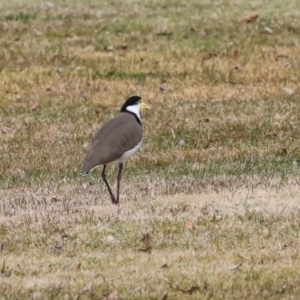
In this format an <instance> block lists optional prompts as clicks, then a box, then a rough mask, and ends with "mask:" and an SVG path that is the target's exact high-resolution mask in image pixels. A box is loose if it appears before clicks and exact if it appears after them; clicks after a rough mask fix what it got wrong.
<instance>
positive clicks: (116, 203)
mask: <svg viewBox="0 0 300 300" xmlns="http://www.w3.org/2000/svg"><path fill="white" fill-rule="evenodd" d="M111 202H112V204H115V205H118V204H119V201H117V200H116V198H115V196H111Z"/></svg>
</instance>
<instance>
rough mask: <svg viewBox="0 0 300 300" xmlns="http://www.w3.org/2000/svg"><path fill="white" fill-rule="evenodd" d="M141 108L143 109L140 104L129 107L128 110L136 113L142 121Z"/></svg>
mask: <svg viewBox="0 0 300 300" xmlns="http://www.w3.org/2000/svg"><path fill="white" fill-rule="evenodd" d="M140 108H141V107H140V104H136V105H130V106H127V107H126V110H127V111H130V112H132V113H134V114H135V115H136V116H137V117H138V118H139V119H140V120H141V117H140Z"/></svg>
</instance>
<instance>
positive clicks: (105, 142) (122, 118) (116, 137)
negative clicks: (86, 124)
mask: <svg viewBox="0 0 300 300" xmlns="http://www.w3.org/2000/svg"><path fill="white" fill-rule="evenodd" d="M142 138H143V128H142V126H141V125H140V124H139V123H138V122H137V120H136V118H135V116H134V115H132V114H130V113H124V112H121V113H119V114H118V115H117V116H116V117H114V118H113V119H111V120H110V121H109V122H108V123H106V124H105V125H104V126H103V127H101V128H100V129H99V131H98V132H97V133H96V135H95V137H94V139H93V141H92V146H91V148H90V150H89V152H88V153H87V155H86V157H85V160H84V162H83V166H82V169H81V173H82V174H87V173H89V172H90V171H91V170H92V169H93V168H95V167H97V166H99V165H106V164H108V163H110V162H113V161H115V160H117V159H119V158H120V157H121V156H122V155H123V153H124V152H126V151H128V150H131V149H132V148H134V147H135V146H136V145H137V144H138V143H139V142H140V141H141V140H142Z"/></svg>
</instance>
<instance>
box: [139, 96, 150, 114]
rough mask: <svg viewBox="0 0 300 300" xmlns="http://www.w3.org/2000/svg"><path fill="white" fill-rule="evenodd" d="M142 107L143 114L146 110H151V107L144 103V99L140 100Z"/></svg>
mask: <svg viewBox="0 0 300 300" xmlns="http://www.w3.org/2000/svg"><path fill="white" fill-rule="evenodd" d="M140 105H141V111H142V112H143V110H144V109H146V108H147V109H151V107H150V106H149V105H147V104H146V103H145V102H144V99H141V100H140Z"/></svg>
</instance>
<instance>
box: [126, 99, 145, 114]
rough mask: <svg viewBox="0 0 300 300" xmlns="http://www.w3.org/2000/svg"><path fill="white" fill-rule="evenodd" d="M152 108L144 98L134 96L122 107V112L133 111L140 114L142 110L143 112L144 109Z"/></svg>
mask: <svg viewBox="0 0 300 300" xmlns="http://www.w3.org/2000/svg"><path fill="white" fill-rule="evenodd" d="M146 108H148V109H150V106H149V105H147V104H146V103H145V101H144V99H143V98H141V97H140V96H132V97H130V98H128V99H127V100H126V101H125V103H124V105H123V106H122V108H121V112H132V113H135V114H137V115H139V113H140V111H141V112H143V110H144V109H146Z"/></svg>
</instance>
